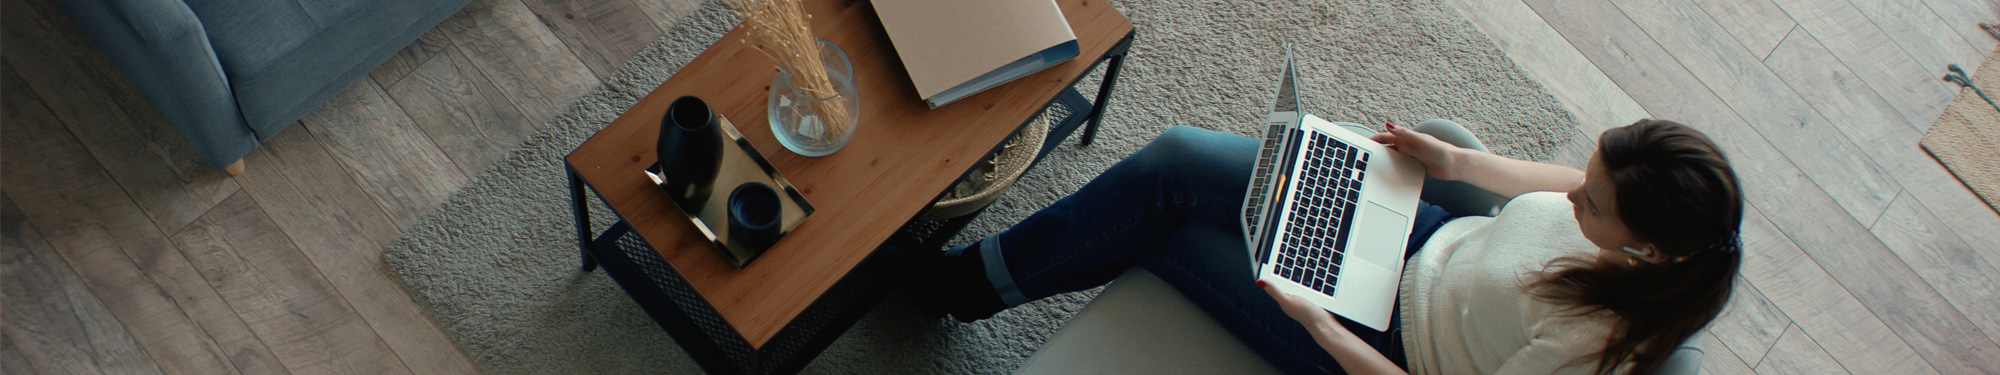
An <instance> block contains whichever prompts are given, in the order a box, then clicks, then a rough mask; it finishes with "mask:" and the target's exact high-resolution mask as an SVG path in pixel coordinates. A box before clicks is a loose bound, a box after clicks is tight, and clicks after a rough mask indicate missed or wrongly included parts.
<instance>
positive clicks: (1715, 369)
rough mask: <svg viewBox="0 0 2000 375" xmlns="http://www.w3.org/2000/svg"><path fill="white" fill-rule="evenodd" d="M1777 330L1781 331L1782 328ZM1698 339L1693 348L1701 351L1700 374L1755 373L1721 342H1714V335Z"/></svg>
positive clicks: (1733, 374) (1739, 374) (1734, 374)
mask: <svg viewBox="0 0 2000 375" xmlns="http://www.w3.org/2000/svg"><path fill="white" fill-rule="evenodd" d="M1779 328H1780V329H1782V328H1783V327H1779ZM1700 339H1701V341H1700V342H1698V343H1696V344H1695V347H1696V348H1700V349H1701V351H1702V355H1701V373H1703V374H1708V375H1754V374H1756V373H1757V372H1756V371H1751V370H1750V365H1747V364H1744V363H1743V360H1742V359H1738V358H1737V354H1736V353H1732V352H1730V351H1729V347H1727V346H1724V345H1722V341H1720V340H1716V338H1715V335H1705V336H1702V337H1701V338H1700Z"/></svg>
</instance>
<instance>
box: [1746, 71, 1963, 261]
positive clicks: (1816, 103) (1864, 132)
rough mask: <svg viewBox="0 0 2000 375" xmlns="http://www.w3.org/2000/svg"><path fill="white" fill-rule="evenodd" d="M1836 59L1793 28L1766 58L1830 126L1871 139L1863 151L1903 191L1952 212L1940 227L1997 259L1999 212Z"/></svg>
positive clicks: (1854, 135)
mask: <svg viewBox="0 0 2000 375" xmlns="http://www.w3.org/2000/svg"><path fill="white" fill-rule="evenodd" d="M1834 61H1835V60H1834V59H1833V56H1832V54H1831V52H1828V51H1827V50H1826V49H1825V48H1824V47H1822V46H1821V45H1820V44H1819V43H1818V42H1817V41H1816V40H1814V39H1813V38H1812V37H1811V36H1809V35H1804V34H1796V35H1793V36H1792V37H1790V38H1787V39H1786V40H1785V42H1784V43H1782V44H1780V45H1779V47H1778V49H1777V50H1776V52H1775V53H1773V54H1771V57H1770V58H1769V59H1766V60H1765V64H1766V65H1769V66H1770V67H1771V70H1772V71H1775V72H1777V74H1778V76H1779V78H1780V79H1783V80H1784V81H1785V82H1786V83H1787V84H1789V85H1791V86H1792V88H1793V89H1794V91H1795V92H1797V93H1798V94H1799V96H1800V97H1802V98H1804V99H1805V100H1806V101H1807V102H1809V103H1812V105H1813V107H1814V108H1815V109H1816V110H1817V111H1819V112H1820V113H1822V114H1825V116H1826V118H1827V119H1828V120H1829V121H1830V122H1832V123H1833V124H1834V127H1836V128H1839V129H1840V131H1841V132H1843V133H1846V134H1847V135H1848V137H1850V138H1851V139H1855V140H1866V142H1867V143H1871V144H1872V146H1871V147H1863V148H1862V149H1861V151H1862V152H1863V153H1864V154H1865V155H1867V156H1868V157H1869V159H1871V160H1874V161H1875V162H1876V164H1877V165H1881V166H1882V167H1883V171H1885V172H1887V173H1888V174H1889V176H1890V177H1891V178H1894V179H1896V181H1897V182H1898V183H1899V184H1900V185H1901V186H1902V187H1903V189H1904V193H1905V194H1909V195H1911V196H1913V197H1915V198H1916V199H1917V200H1918V201H1920V202H1925V203H1928V204H1926V206H1927V207H1940V208H1942V209H1944V210H1947V211H1945V212H1937V213H1938V214H1940V215H1944V214H1949V215H1950V216H1949V217H1953V218H1955V220H1952V221H1951V223H1950V224H1948V225H1947V228H1949V229H1946V230H1942V231H1941V232H1944V233H1942V234H1943V235H1947V236H1953V235H1955V236H1958V237H1960V238H1962V239H1964V240H1965V242H1966V243H1969V244H1973V250H1974V251H1977V252H1979V253H1980V254H1982V256H1984V257H1986V258H1987V259H2000V231H1994V230H1991V228H2000V215H1997V214H1995V213H1994V212H1993V211H1992V210H1990V209H1986V208H1985V207H1984V206H1983V205H1982V204H1981V201H1979V200H1978V198H1977V197H1975V196H1974V195H1973V194H1972V192H1971V191H1970V190H1968V189H1966V188H1965V187H1964V186H1963V185H1961V184H1960V183H1959V182H1958V180H1957V179H1956V178H1954V177H1952V176H1951V174H1950V172H1949V171H1946V170H1944V168H1943V166H1941V165H1939V164H1938V163H1937V162H1936V161H1935V160H1933V159H1931V157H1930V155H1929V154H1928V153H1925V152H1923V151H1922V150H1921V149H1920V148H1919V147H1918V146H1917V141H1918V140H1919V139H1921V138H1922V134H1921V133H1919V132H1918V131H1917V130H1916V127H1914V126H1910V125H1909V123H1908V122H1905V120H1904V119H1903V118H1902V117H1901V116H1900V115H1898V114H1896V111H1895V109H1894V108H1893V107H1892V106H1891V105H1890V104H1889V102H1888V100H1886V99H1883V98H1882V97H1881V96H1879V95H1876V94H1875V93H1874V92H1873V91H1872V90H1868V88H1867V87H1866V85H1864V84H1862V83H1861V81H1860V79H1859V78H1858V77H1857V76H1856V75H1855V74H1854V73H1853V72H1851V71H1849V70H1848V69H1847V67H1846V66H1845V65H1842V64H1838V63H1835V62H1834ZM1940 204H1942V205H1940ZM1934 212H1935V211H1934ZM1874 222H1876V220H1868V221H1865V223H1871V224H1872V223H1874Z"/></svg>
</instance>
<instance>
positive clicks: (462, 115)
mask: <svg viewBox="0 0 2000 375" xmlns="http://www.w3.org/2000/svg"><path fill="white" fill-rule="evenodd" d="M438 54H439V56H438V58H435V59H431V61H430V62H428V63H425V64H424V65H423V66H422V67H419V68H417V70H416V71H415V72H413V73H411V74H410V77H409V78H406V79H404V80H403V81H402V82H399V83H397V84H396V85H395V86H389V87H388V88H389V91H388V94H389V97H390V98H391V99H394V100H395V101H396V103H397V104H399V105H401V106H402V107H403V109H404V112H405V113H409V114H410V118H411V120H413V121H415V123H416V125H417V127H418V128H420V129H422V130H423V132H424V134H425V135H428V136H429V137H430V139H431V140H432V141H434V142H437V145H438V148H439V149H441V150H443V151H444V153H445V154H446V155H448V156H450V157H451V160H452V161H453V162H455V163H457V164H458V168H459V169H460V170H463V171H465V172H466V173H468V174H473V175H476V174H478V173H479V172H480V171H484V170H486V167H487V166H488V165H491V164H492V163H493V161H495V160H499V159H500V158H502V157H506V154H507V152H508V151H511V150H513V149H514V147H515V146H518V145H520V143H521V141H524V140H527V138H528V136H529V135H532V134H534V132H535V130H536V128H537V127H538V126H537V124H534V123H531V122H529V121H528V117H527V116H525V115H522V114H521V110H520V109H518V108H517V107H515V106H514V103H513V102H512V101H509V100H508V99H507V96H506V95H505V94H504V93H503V92H501V91H500V88H498V87H495V86H493V82H492V81H490V80H487V79H486V75H485V74H481V73H480V72H479V68H478V67H476V66H474V65H473V64H472V60H471V59H468V58H466V57H465V54H464V53H462V52H460V51H459V50H458V47H456V46H450V45H447V46H445V48H444V49H442V50H440V51H439V52H438Z"/></svg>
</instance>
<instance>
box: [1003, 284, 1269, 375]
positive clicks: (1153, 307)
mask: <svg viewBox="0 0 2000 375" xmlns="http://www.w3.org/2000/svg"><path fill="white" fill-rule="evenodd" d="M1015 373H1016V374H1278V373H1280V372H1279V371H1278V369H1277V368H1275V367H1271V364H1270V363H1268V362H1265V361H1264V357H1260V356H1258V355H1257V353H1256V352H1252V351H1250V347H1247V346H1244V345H1243V343H1242V342H1241V341H1238V340H1237V339H1236V336H1235V335H1233V334H1230V333H1229V330H1227V329H1225V328H1222V324H1219V323H1216V322H1215V319H1213V318H1209V316H1208V313H1205V312H1202V311H1201V307H1198V306H1195V305H1194V302H1189V301H1188V300H1187V298H1186V297H1182V296H1181V293H1180V291H1178V290H1175V289H1174V287H1173V286H1172V285H1168V284H1167V282H1166V281H1165V280H1160V278H1159V277H1158V276H1153V274H1152V273H1151V272H1147V271H1146V269H1145V268H1142V267H1133V268H1132V270H1130V271H1125V275H1123V276H1119V277H1118V280H1114V281H1112V282H1111V286H1108V287H1105V288H1104V293H1103V294H1099V295H1098V296H1097V299H1096V300H1093V301H1090V305H1088V306H1084V308H1083V311H1081V312H1078V313H1077V314H1076V317H1075V318H1071V319H1070V321H1069V323H1067V324H1064V325H1063V328H1062V330H1061V331H1058V332H1056V336H1055V337H1051V338H1049V342H1048V343H1046V344H1043V345H1042V348H1041V349H1040V350H1036V351H1035V354H1034V356H1031V357H1028V363H1027V364H1025V365H1022V366H1021V369H1020V371H1017V372H1015Z"/></svg>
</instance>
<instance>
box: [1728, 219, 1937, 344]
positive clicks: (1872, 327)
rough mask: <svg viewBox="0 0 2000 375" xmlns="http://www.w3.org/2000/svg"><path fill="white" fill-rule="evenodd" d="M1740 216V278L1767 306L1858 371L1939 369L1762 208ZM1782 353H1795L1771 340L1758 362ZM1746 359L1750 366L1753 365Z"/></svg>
mask: <svg viewBox="0 0 2000 375" xmlns="http://www.w3.org/2000/svg"><path fill="white" fill-rule="evenodd" d="M1754 205H1756V204H1755V203H1753V206H1754ZM1745 215H1746V217H1745V218H1744V222H1743V243H1744V248H1743V268H1742V271H1741V272H1742V275H1743V279H1744V280H1749V281H1750V282H1751V284H1752V285H1753V286H1756V287H1757V290H1758V292H1760V293H1763V295H1764V296H1765V297H1767V298H1769V300H1770V301H1771V304H1772V305H1774V306H1777V307H1778V309H1779V310H1781V311H1783V312H1784V313H1785V316H1786V317H1787V318H1791V319H1792V326H1794V327H1795V328H1796V329H1799V330H1802V331H1806V332H1810V333H1812V334H1813V335H1816V336H1818V337H1820V338H1821V340H1822V342H1823V343H1825V344H1826V346H1825V351H1826V352H1827V353H1830V354H1832V355H1833V358H1835V359H1836V360H1837V361H1838V362H1840V364H1842V365H1844V367H1846V368H1847V369H1849V370H1853V371H1855V372H1857V373H1862V374H1934V373H1938V371H1936V370H1934V369H1933V368H1932V367H1931V366H1930V364H1929V363H1927V362H1925V361H1924V359H1923V357H1922V356H1920V355H1919V354H1918V353H1917V351H1916V350H1914V349H1913V348H1911V347H1910V345H1908V344H1907V343H1905V342H1904V340H1903V338H1902V337H1901V336H1898V335H1896V333H1895V332H1894V331H1892V330H1890V328H1889V325H1888V324H1886V323H1884V322H1883V320H1884V319H1883V318H1877V317H1876V314H1874V313H1873V312H1871V311H1869V310H1868V307H1867V306H1863V305H1862V304H1861V301H1859V300H1857V299H1856V298H1855V297H1854V295H1853V294H1851V293H1849V292H1848V291H1847V289H1845V288H1842V287H1841V285H1840V283H1839V282H1836V281H1834V280H1833V277H1832V276H1830V275H1828V274H1827V272H1826V270H1825V269H1822V268H1820V266H1819V264H1817V263H1814V262H1813V260H1812V258H1810V257H1807V256H1806V254H1805V252H1804V251H1801V250H1800V249H1799V245H1797V244H1795V243H1793V242H1792V240H1791V239H1790V238H1788V237H1786V236H1785V234H1784V233H1782V232H1780V231H1779V230H1778V228H1777V227H1775V226H1772V224H1771V222H1770V220H1769V219H1768V218H1766V217H1765V216H1764V215H1765V214H1764V213H1763V212H1762V211H1759V210H1756V209H1755V208H1754V207H1753V209H1751V210H1749V211H1748V212H1745ZM1780 341H1782V338H1781V339H1780ZM1786 355H1797V354H1796V353H1794V352H1780V351H1779V350H1778V349H1777V348H1776V345H1775V344H1774V345H1773V348H1772V349H1771V350H1770V351H1769V352H1767V353H1765V354H1764V355H1763V356H1762V358H1764V359H1762V360H1759V361H1758V362H1768V361H1770V358H1771V357H1772V356H1786ZM1745 363H1747V364H1749V365H1750V366H1751V367H1752V368H1755V367H1757V366H1758V365H1757V363H1750V362H1749V361H1745ZM1760 373H1761V371H1760Z"/></svg>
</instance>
